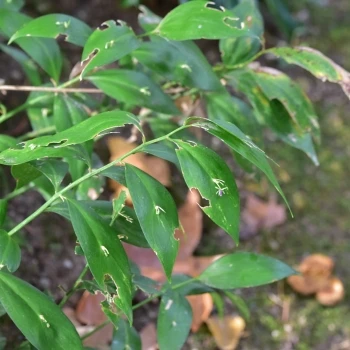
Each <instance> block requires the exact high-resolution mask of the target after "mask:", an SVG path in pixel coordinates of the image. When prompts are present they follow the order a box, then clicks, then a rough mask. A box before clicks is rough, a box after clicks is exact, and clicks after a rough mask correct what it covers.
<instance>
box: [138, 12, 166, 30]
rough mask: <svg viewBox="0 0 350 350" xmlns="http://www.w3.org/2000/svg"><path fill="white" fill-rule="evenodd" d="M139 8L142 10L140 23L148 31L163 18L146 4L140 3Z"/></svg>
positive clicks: (139, 18)
mask: <svg viewBox="0 0 350 350" xmlns="http://www.w3.org/2000/svg"><path fill="white" fill-rule="evenodd" d="M139 10H140V11H141V12H140V14H139V17H138V21H139V25H140V27H141V28H142V29H143V30H145V31H146V32H150V31H152V30H153V29H155V28H156V27H157V25H158V24H159V23H160V21H161V20H162V18H161V17H159V16H157V15H156V14H155V13H153V12H152V11H151V10H150V9H149V8H147V7H146V6H144V5H140V6H139Z"/></svg>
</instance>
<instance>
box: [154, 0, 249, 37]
mask: <svg viewBox="0 0 350 350" xmlns="http://www.w3.org/2000/svg"><path fill="white" fill-rule="evenodd" d="M194 14H195V15H194ZM152 33H153V34H157V35H159V36H161V37H163V38H166V39H169V40H194V39H222V38H230V37H239V36H243V35H254V34H253V33H250V29H249V27H245V25H244V22H243V19H242V18H240V17H238V15H237V14H236V13H235V11H227V10H226V9H224V8H219V9H217V8H213V7H212V3H210V2H207V1H190V2H188V3H185V4H182V5H180V6H178V7H176V8H175V9H174V10H172V11H170V12H169V13H168V14H167V15H166V16H165V17H164V19H163V20H162V21H161V22H160V23H159V25H158V26H157V27H156V28H155V29H154V31H153V32H152Z"/></svg>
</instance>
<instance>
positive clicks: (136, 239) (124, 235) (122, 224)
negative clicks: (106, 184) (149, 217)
mask: <svg viewBox="0 0 350 350" xmlns="http://www.w3.org/2000/svg"><path fill="white" fill-rule="evenodd" d="M81 203H83V204H84V205H87V206H89V207H90V208H91V209H93V210H94V211H95V212H96V213H97V214H98V215H99V216H101V217H102V219H103V220H104V222H105V223H106V224H109V223H110V221H111V217H112V211H113V209H112V203H111V202H109V201H101V200H97V201H93V200H86V201H81ZM46 210H47V211H50V212H53V213H56V214H58V215H61V216H63V217H64V218H66V219H67V220H70V215H69V210H68V207H67V205H66V203H57V204H55V205H52V206H50V207H49V208H47V209H46ZM113 228H114V230H115V231H116V232H117V234H118V238H119V239H120V240H122V241H124V242H126V243H129V244H132V245H135V246H138V247H142V248H149V245H148V243H147V241H146V239H145V236H144V234H143V232H142V229H141V227H140V224H139V221H138V219H137V217H136V214H135V211H134V210H133V209H131V208H129V207H124V208H123V210H122V212H121V213H120V214H119V216H118V217H117V219H116V220H115V222H114V224H113Z"/></svg>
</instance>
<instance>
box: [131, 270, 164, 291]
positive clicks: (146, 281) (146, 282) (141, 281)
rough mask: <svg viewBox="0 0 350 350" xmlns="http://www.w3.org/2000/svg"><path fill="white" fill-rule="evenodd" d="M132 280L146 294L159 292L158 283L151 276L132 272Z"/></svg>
mask: <svg viewBox="0 0 350 350" xmlns="http://www.w3.org/2000/svg"><path fill="white" fill-rule="evenodd" d="M132 282H133V283H134V285H135V286H137V287H138V288H139V289H140V290H142V291H143V292H144V293H146V294H149V295H153V294H157V293H159V289H158V287H159V284H158V283H157V282H156V281H154V280H152V279H151V278H148V277H146V276H142V275H140V274H139V273H134V274H133V277H132Z"/></svg>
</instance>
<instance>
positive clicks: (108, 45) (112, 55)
mask: <svg viewBox="0 0 350 350" xmlns="http://www.w3.org/2000/svg"><path fill="white" fill-rule="evenodd" d="M140 44H141V42H140V41H139V39H137V37H136V36H135V33H134V31H133V30H132V29H131V28H130V27H128V26H127V25H126V23H124V22H121V21H118V23H116V22H115V21H107V22H104V23H102V25H101V28H97V29H96V30H95V31H94V32H93V33H92V34H91V35H90V36H89V39H88V40H87V42H86V44H85V46H84V51H83V55H82V57H81V60H82V62H84V61H87V64H86V66H85V67H84V69H83V71H82V72H81V77H84V76H85V74H86V73H87V72H89V71H91V70H92V69H93V68H95V67H99V66H103V65H105V64H109V63H112V62H115V61H117V60H119V59H120V58H122V57H124V56H125V55H127V54H129V53H130V52H132V51H134V50H135V49H137V48H138V47H139V46H140Z"/></svg>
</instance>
